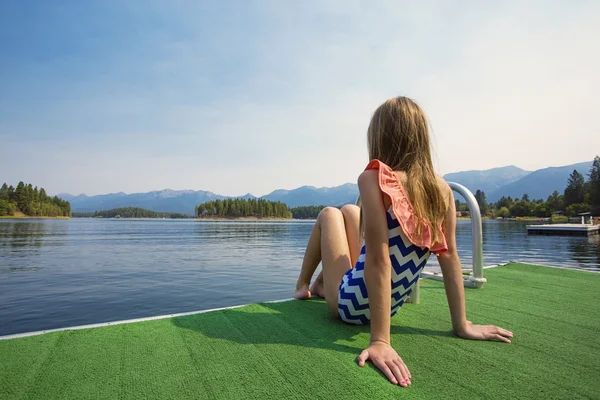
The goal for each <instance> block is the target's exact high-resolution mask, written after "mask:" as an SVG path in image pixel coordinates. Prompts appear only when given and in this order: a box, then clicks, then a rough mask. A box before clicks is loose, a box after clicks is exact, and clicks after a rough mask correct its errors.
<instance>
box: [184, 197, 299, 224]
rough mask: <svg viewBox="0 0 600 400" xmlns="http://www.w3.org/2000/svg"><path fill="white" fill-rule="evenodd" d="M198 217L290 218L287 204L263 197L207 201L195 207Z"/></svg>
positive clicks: (290, 213)
mask: <svg viewBox="0 0 600 400" xmlns="http://www.w3.org/2000/svg"><path fill="white" fill-rule="evenodd" d="M195 214H196V216H197V217H198V218H200V219H291V218H292V211H291V210H290V209H289V208H288V206H287V205H285V204H283V203H281V202H279V201H277V202H274V201H269V200H264V199H256V198H255V199H240V198H235V199H223V200H214V201H207V202H205V203H202V204H200V205H198V206H196V207H195Z"/></svg>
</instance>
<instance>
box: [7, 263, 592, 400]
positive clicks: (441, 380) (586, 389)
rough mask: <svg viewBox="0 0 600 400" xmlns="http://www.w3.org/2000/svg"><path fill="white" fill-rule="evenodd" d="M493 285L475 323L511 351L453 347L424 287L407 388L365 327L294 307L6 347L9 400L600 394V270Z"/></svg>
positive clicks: (504, 274)
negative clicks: (370, 347) (370, 351)
mask: <svg viewBox="0 0 600 400" xmlns="http://www.w3.org/2000/svg"><path fill="white" fill-rule="evenodd" d="M485 276H486V277H487V279H488V283H487V284H486V285H485V287H484V288H483V289H467V315H468V317H469V319H471V320H472V321H473V323H493V324H498V325H500V326H502V327H504V328H507V329H510V330H512V331H513V332H514V333H515V337H514V339H513V343H512V344H503V343H495V342H476V341H467V340H462V339H459V338H457V337H455V336H454V335H453V334H452V333H451V332H450V318H449V312H448V307H447V304H446V298H445V292H444V290H443V286H442V284H441V283H440V282H435V281H431V280H424V281H422V290H421V304H419V305H412V304H407V305H405V306H404V308H403V309H402V310H401V311H400V312H399V313H398V315H397V316H396V317H394V318H393V319H392V323H393V326H392V341H393V345H394V347H395V348H396V349H397V350H398V352H399V354H400V355H401V356H402V357H403V358H404V360H405V362H406V364H407V365H408V366H409V368H410V370H411V372H412V375H413V379H412V382H413V385H412V386H411V387H410V388H408V389H403V388H401V387H399V386H393V385H392V384H390V383H388V382H387V381H386V380H385V379H384V378H383V377H382V376H381V375H380V374H379V373H378V372H377V370H376V369H375V368H374V367H372V366H367V367H365V368H363V369H361V368H359V367H358V366H357V365H356V363H355V358H356V356H357V355H358V354H359V352H360V351H361V350H362V349H363V348H364V347H365V346H366V345H367V343H368V340H369V333H368V332H369V331H368V329H369V328H368V327H354V326H349V325H345V324H343V323H341V322H338V321H336V320H333V319H331V318H330V317H329V313H328V309H327V306H326V305H325V303H324V302H323V301H306V302H301V301H290V302H284V303H269V304H253V305H249V306H245V307H242V308H237V309H230V310H221V311H214V312H209V313H205V314H197V315H192V316H187V317H179V318H172V319H161V320H155V321H147V322H139V323H133V324H124V325H115V326H109V327H102V328H95V329H85V330H78V331H61V332H54V333H49V334H46V335H40V336H32V337H27V338H20V339H11V340H4V341H0V398H1V399H7V400H8V399H117V398H119V399H185V398H194V399H205V398H206V399H212V398H219V399H241V398H247V399H317V398H322V399H337V398H340V399H341V398H344V399H354V398H356V399H359V398H369V399H384V398H385V399H388V398H395V399H397V398H410V399H416V398H497V399H509V398H510V399H512V398H528V399H531V398H540V399H549V398H555V399H578V398H600V274H595V273H590V272H580V271H573V270H566V269H556V268H547V267H538V266H531V265H523V264H509V265H507V266H504V267H499V268H493V269H489V270H486V272H485Z"/></svg>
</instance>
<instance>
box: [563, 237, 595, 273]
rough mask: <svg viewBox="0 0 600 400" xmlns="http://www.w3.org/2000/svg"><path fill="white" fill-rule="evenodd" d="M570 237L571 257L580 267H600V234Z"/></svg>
mask: <svg viewBox="0 0 600 400" xmlns="http://www.w3.org/2000/svg"><path fill="white" fill-rule="evenodd" d="M569 239H570V240H569V246H568V247H569V251H570V252H571V258H572V259H573V260H574V261H576V262H577V263H578V264H579V266H580V267H582V268H587V269H595V270H598V269H600V235H594V236H588V237H587V238H579V237H570V238H569ZM594 264H595V265H594Z"/></svg>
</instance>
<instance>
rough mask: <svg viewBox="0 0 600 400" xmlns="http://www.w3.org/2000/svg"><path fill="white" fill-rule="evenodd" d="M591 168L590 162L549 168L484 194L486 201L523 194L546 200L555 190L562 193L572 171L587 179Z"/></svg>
mask: <svg viewBox="0 0 600 400" xmlns="http://www.w3.org/2000/svg"><path fill="white" fill-rule="evenodd" d="M591 166H592V161H588V162H583V163H578V164H571V165H565V166H563V167H550V168H544V169H540V170H537V171H534V172H532V173H530V174H528V175H526V176H524V177H523V178H521V179H519V180H517V181H515V182H512V183H509V184H508V185H504V186H502V187H500V188H498V189H497V190H495V191H492V192H490V193H487V192H486V198H487V200H488V201H490V202H492V201H498V200H500V198H501V197H502V196H507V197H508V196H511V197H512V198H515V197H518V198H520V197H522V196H523V195H524V194H525V193H527V194H528V195H529V198H530V199H544V200H546V198H548V196H549V195H551V194H552V192H554V191H555V190H557V191H558V192H559V193H563V192H564V190H565V187H566V186H567V181H568V179H569V175H571V173H572V172H573V170H577V171H579V172H580V173H581V174H583V175H584V176H585V177H586V178H587V174H588V172H589V171H590V168H591Z"/></svg>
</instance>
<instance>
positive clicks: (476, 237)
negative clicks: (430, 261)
mask: <svg viewBox="0 0 600 400" xmlns="http://www.w3.org/2000/svg"><path fill="white" fill-rule="evenodd" d="M448 185H449V186H450V189H452V190H453V191H455V192H457V193H458V194H460V195H461V196H462V197H463V198H464V199H465V201H466V202H467V206H468V207H469V212H470V213H471V229H472V233H473V272H472V273H471V274H470V275H469V277H468V278H467V279H465V286H469V287H475V288H481V287H483V284H484V283H485V282H487V280H486V279H485V278H484V277H483V226H482V223H481V212H480V211H479V204H478V203H477V200H476V199H475V196H474V195H473V193H472V192H471V191H470V190H469V189H467V188H466V187H465V186H463V185H461V184H459V183H456V182H448ZM356 205H360V196H358V197H357V198H356ZM423 277H424V278H432V279H440V278H441V275H438V274H433V275H431V276H429V274H427V275H424V276H423Z"/></svg>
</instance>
